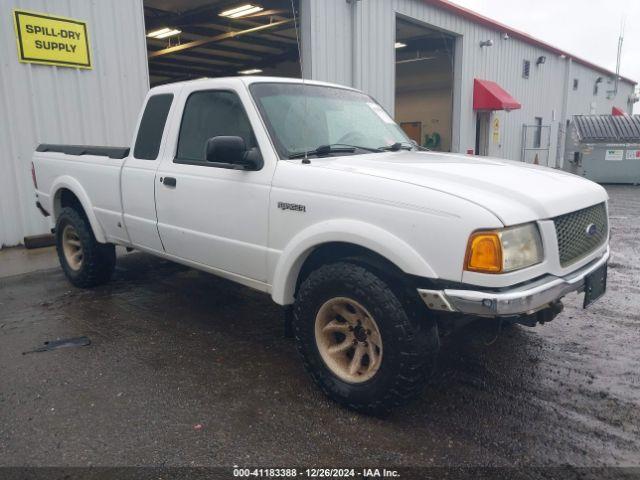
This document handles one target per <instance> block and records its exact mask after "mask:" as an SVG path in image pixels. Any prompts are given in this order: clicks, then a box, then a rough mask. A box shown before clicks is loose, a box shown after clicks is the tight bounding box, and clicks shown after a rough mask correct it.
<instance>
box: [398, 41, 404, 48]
mask: <svg viewBox="0 0 640 480" xmlns="http://www.w3.org/2000/svg"><path fill="white" fill-rule="evenodd" d="M406 46H407V44H406V43H402V42H396V48H404V47H406Z"/></svg>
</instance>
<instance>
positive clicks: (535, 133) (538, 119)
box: [533, 117, 542, 148]
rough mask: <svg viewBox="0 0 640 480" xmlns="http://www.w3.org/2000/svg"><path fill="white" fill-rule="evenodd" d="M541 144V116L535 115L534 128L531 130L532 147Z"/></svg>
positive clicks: (537, 146) (538, 146)
mask: <svg viewBox="0 0 640 480" xmlns="http://www.w3.org/2000/svg"><path fill="white" fill-rule="evenodd" d="M541 146H542V117H536V119H535V130H534V131H533V148H540V147H541Z"/></svg>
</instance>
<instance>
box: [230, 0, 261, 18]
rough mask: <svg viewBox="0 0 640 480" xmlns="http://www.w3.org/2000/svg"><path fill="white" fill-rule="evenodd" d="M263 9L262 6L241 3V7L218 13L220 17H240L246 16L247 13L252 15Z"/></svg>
mask: <svg viewBox="0 0 640 480" xmlns="http://www.w3.org/2000/svg"><path fill="white" fill-rule="evenodd" d="M263 10H264V8H262V7H259V6H257V5H252V4H250V3H247V4H246V5H242V6H241V7H236V8H231V9H229V10H225V11H224V12H221V13H220V14H219V15H220V16H221V17H227V18H240V17H246V16H247V15H252V14H254V13H258V12H261V11H263Z"/></svg>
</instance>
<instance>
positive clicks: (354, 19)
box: [347, 0, 360, 88]
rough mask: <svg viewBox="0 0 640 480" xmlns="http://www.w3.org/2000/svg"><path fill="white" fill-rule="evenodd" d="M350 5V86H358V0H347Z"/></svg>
mask: <svg viewBox="0 0 640 480" xmlns="http://www.w3.org/2000/svg"><path fill="white" fill-rule="evenodd" d="M347 3H348V4H349V5H351V86H352V87H353V88H359V86H360V81H359V80H360V63H359V62H358V31H359V28H358V11H359V8H358V4H359V3H360V0H347Z"/></svg>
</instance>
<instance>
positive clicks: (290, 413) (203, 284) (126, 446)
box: [0, 186, 640, 467]
mask: <svg viewBox="0 0 640 480" xmlns="http://www.w3.org/2000/svg"><path fill="white" fill-rule="evenodd" d="M607 188H608V190H609V193H610V195H611V212H610V213H611V224H612V241H611V244H612V251H613V254H612V259H611V264H610V269H609V286H608V293H607V294H606V296H605V297H604V298H603V299H602V300H601V301H600V302H598V303H596V304H595V305H593V306H592V307H591V308H590V309H588V310H582V308H581V307H582V296H575V295H574V296H571V297H568V298H567V299H566V301H565V307H566V308H565V311H564V312H563V313H562V314H561V315H560V316H559V317H558V318H556V319H555V320H554V321H553V322H551V323H550V324H547V325H544V326H538V327H536V328H527V327H522V326H515V327H513V328H510V329H508V330H507V331H504V332H502V333H501V334H500V335H498V337H497V338H496V332H495V330H494V328H493V327H492V326H491V325H488V324H486V323H484V324H483V323H482V322H481V323H479V324H475V325H472V326H470V327H468V328H466V329H464V330H461V331H459V332H457V333H456V334H455V335H453V336H451V337H448V338H446V339H445V340H444V342H443V348H442V353H441V356H440V359H439V367H438V371H437V374H436V375H435V377H434V378H433V380H432V381H431V384H430V385H429V388H428V389H427V391H426V392H425V393H424V395H423V396H422V397H421V398H420V399H419V400H418V401H417V402H415V403H413V404H412V405H410V406H408V407H405V408H402V409H398V410H396V411H394V412H393V413H392V414H391V415H390V416H388V417H386V418H373V417H367V416H364V415H360V414H357V413H354V412H352V411H349V410H346V409H344V408H341V407H339V406H337V405H336V404H334V403H332V402H331V401H329V400H327V399H326V398H325V397H324V396H323V395H322V394H321V393H320V392H319V390H318V389H317V388H316V387H315V386H314V385H313V383H312V382H311V381H310V379H309V378H308V377H307V375H306V374H305V372H304V370H303V368H302V365H301V363H300V361H299V359H298V356H297V353H296V351H295V348H294V344H293V341H292V340H290V339H286V338H284V337H283V333H282V332H283V329H282V312H281V310H280V308H278V307H277V306H276V305H274V304H273V303H272V302H271V300H270V298H269V297H268V296H266V295H263V294H260V293H256V292H253V291H251V290H249V289H246V288H244V287H240V286H236V285H234V284H231V283H229V282H227V281H224V280H220V279H217V278H215V277H213V276H210V275H207V274H204V273H200V272H197V271H194V270H191V269H188V268H185V267H182V266H179V265H176V264H172V263H170V262H167V261H164V260H160V259H156V258H153V257H150V256H148V255H144V254H131V255H126V256H124V257H121V258H119V260H118V267H117V271H116V274H115V276H114V280H113V281H112V282H111V283H110V284H108V285H105V286H103V287H100V288H97V289H95V290H86V291H83V290H79V289H76V288H73V287H72V286H71V285H70V284H69V283H67V282H66V281H65V279H64V277H63V275H62V272H61V270H60V269H59V268H54V269H48V270H44V271H38V272H31V273H26V274H22V275H13V276H9V277H5V278H2V279H0V466H24V465H27V466H125V465H152V466H226V467H231V466H233V465H252V466H263V467H266V466H293V465H297V466H303V465H304V466H347V465H361V466H380V467H393V466H395V467H401V466H412V467H416V466H494V467H503V466H532V465H535V466H558V465H573V466H579V467H599V466H640V353H639V350H638V339H639V338H640V314H639V312H640V188H638V187H631V186H611V187H607ZM1 261H2V260H1V257H0V262H1ZM77 337H88V339H90V341H91V344H90V345H88V346H78V347H74V346H70V347H69V348H62V349H56V350H52V351H44V352H36V353H28V354H23V352H26V351H30V350H34V349H37V348H38V347H42V346H43V344H44V342H46V341H53V340H56V339H68V338H77Z"/></svg>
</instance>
